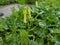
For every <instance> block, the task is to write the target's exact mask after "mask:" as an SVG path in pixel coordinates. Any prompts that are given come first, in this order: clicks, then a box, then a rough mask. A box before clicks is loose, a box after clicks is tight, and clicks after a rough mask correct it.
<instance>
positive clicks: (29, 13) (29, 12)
mask: <svg viewBox="0 0 60 45" xmlns="http://www.w3.org/2000/svg"><path fill="white" fill-rule="evenodd" d="M28 15H29V17H31V9H30V8H28Z"/></svg>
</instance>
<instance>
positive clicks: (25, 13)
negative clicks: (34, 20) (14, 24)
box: [23, 8, 31, 23]
mask: <svg viewBox="0 0 60 45" xmlns="http://www.w3.org/2000/svg"><path fill="white" fill-rule="evenodd" d="M27 13H28V15H29V17H31V9H30V8H28V11H27V10H26V8H24V10H23V15H24V23H27V18H26V16H27Z"/></svg>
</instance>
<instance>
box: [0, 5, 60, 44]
mask: <svg viewBox="0 0 60 45" xmlns="http://www.w3.org/2000/svg"><path fill="white" fill-rule="evenodd" d="M25 9H26V12H27V14H26V18H27V20H26V21H27V23H24V20H23V19H24V15H23V11H24V6H21V7H19V10H18V11H17V10H15V8H12V15H11V16H9V17H5V18H0V45H60V7H59V6H58V5H52V6H51V5H50V4H49V5H48V4H47V5H39V6H32V7H30V9H31V17H30V16H29V14H28V10H27V9H29V7H26V8H25Z"/></svg>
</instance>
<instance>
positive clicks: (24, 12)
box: [23, 9, 27, 23]
mask: <svg viewBox="0 0 60 45" xmlns="http://www.w3.org/2000/svg"><path fill="white" fill-rule="evenodd" d="M26 14H27V11H26V9H24V10H23V15H24V23H26Z"/></svg>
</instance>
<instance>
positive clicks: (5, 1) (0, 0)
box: [0, 0, 36, 5]
mask: <svg viewBox="0 0 60 45" xmlns="http://www.w3.org/2000/svg"><path fill="white" fill-rule="evenodd" d="M35 1H36V0H32V1H31V0H29V1H28V0H0V5H6V4H11V3H20V4H23V3H25V4H34V3H35Z"/></svg>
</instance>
